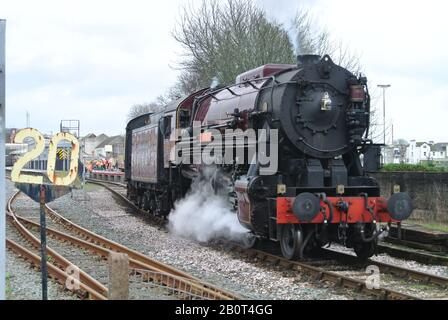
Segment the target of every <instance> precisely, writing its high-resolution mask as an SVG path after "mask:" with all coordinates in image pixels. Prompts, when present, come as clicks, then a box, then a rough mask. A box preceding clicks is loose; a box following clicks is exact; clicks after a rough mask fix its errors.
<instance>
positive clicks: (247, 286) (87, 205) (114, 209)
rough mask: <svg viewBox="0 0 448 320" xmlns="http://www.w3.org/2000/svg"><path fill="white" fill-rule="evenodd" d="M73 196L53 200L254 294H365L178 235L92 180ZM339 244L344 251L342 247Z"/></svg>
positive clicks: (123, 238) (180, 264) (95, 224)
mask: <svg viewBox="0 0 448 320" xmlns="http://www.w3.org/2000/svg"><path fill="white" fill-rule="evenodd" d="M74 196H75V197H74V199H71V197H70V195H66V196H64V197H62V198H60V199H58V200H56V201H54V202H53V203H51V204H50V206H51V207H52V208H54V209H56V210H57V211H58V212H59V213H61V214H63V215H64V216H65V217H67V218H68V219H70V220H72V221H73V222H75V223H77V224H80V225H81V226H83V227H85V228H88V229H91V230H93V231H95V232H97V233H98V234H101V235H103V236H105V237H107V238H109V239H112V240H114V241H116V242H119V243H122V244H124V245H126V246H129V247H131V248H133V249H135V250H138V251H140V252H143V253H145V254H147V255H149V256H151V257H153V258H156V259H158V260H160V261H162V262H165V263H167V264H170V265H173V266H175V267H177V268H179V269H182V270H185V271H186V272H188V273H191V274H193V275H195V276H197V277H199V278H202V279H205V280H207V281H209V282H211V283H214V284H216V285H218V286H222V287H225V288H227V289H228V290H232V291H234V292H237V293H239V294H241V295H242V296H244V297H247V298H249V299H360V298H361V299H363V298H365V297H363V296H359V295H358V294H356V293H354V292H352V291H350V290H345V289H340V288H338V289H335V288H333V287H332V285H331V284H316V283H315V282H308V281H307V279H306V278H305V277H301V275H300V274H298V273H297V272H291V271H285V270H282V269H281V268H280V267H270V266H266V264H264V263H257V262H254V261H249V260H246V261H244V260H242V259H241V257H239V256H237V255H235V254H234V253H232V252H228V251H227V250H226V249H225V246H223V245H216V244H209V245H202V244H199V243H197V242H195V241H191V240H189V239H183V238H177V237H175V236H173V235H171V234H168V233H167V232H166V231H164V230H160V229H159V228H157V227H154V226H152V225H150V224H148V222H147V221H146V219H145V217H142V216H139V215H135V214H130V212H129V209H128V208H127V206H124V205H122V204H120V203H119V202H117V201H116V200H115V199H114V197H113V196H112V195H111V193H110V192H109V191H107V190H106V189H104V188H102V187H98V186H94V185H87V186H86V189H85V191H75V192H74ZM80 199H86V201H80ZM336 249H337V250H344V251H345V248H343V247H336ZM374 259H379V261H384V262H389V263H394V264H399V265H402V266H409V267H412V268H413V269H416V270H421V271H425V272H431V273H435V274H440V275H445V276H446V275H448V273H447V268H446V267H439V266H427V265H423V264H419V263H416V262H413V261H406V260H402V259H395V258H391V257H389V256H387V255H380V256H378V257H375V258H374Z"/></svg>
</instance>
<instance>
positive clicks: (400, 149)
mask: <svg viewBox="0 0 448 320" xmlns="http://www.w3.org/2000/svg"><path fill="white" fill-rule="evenodd" d="M407 148H408V145H407V144H400V143H395V144H391V145H387V146H385V147H383V148H382V150H381V155H382V157H383V159H382V160H383V161H382V162H383V164H389V163H395V164H398V163H406V162H407V161H408V157H407Z"/></svg>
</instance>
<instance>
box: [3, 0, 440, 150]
mask: <svg viewBox="0 0 448 320" xmlns="http://www.w3.org/2000/svg"><path fill="white" fill-rule="evenodd" d="M189 3H190V4H192V5H193V6H196V5H198V4H199V3H200V1H187V0H165V1H133V0H128V1H111V0H109V1H98V0H95V1H92V0H89V1H86V0H77V1H60V0H59V1H51V0H40V1H21V0H0V18H5V19H7V43H6V45H7V46H6V58H7V61H6V68H7V92H6V95H7V98H6V103H7V105H6V107H7V113H6V116H7V120H6V121H7V126H8V127H24V126H25V124H26V111H27V110H28V111H29V112H30V115H31V126H32V127H35V128H37V129H39V130H41V131H42V132H51V131H53V132H56V131H57V130H58V127H59V121H60V120H61V119H79V120H81V134H82V135H84V134H87V133H89V132H94V133H101V132H105V133H106V134H119V133H123V132H124V127H125V125H126V114H127V112H128V109H129V107H130V106H131V105H132V104H135V103H142V102H149V101H151V100H153V99H155V98H156V97H157V96H158V95H159V94H163V93H165V92H166V91H167V90H168V88H169V87H170V86H171V85H173V84H174V83H175V81H176V77H177V75H178V73H179V71H178V70H175V69H174V68H173V67H175V66H176V61H178V60H177V59H178V55H179V53H180V52H181V50H180V47H179V46H178V45H177V44H176V42H175V41H174V40H173V39H172V36H171V31H172V30H173V28H174V26H175V22H176V19H177V18H178V17H179V12H180V8H181V6H183V5H186V4H189ZM257 3H259V4H260V5H261V6H263V7H264V8H265V9H266V11H267V12H268V14H269V15H270V16H271V17H272V18H275V19H277V20H278V21H279V22H281V23H283V24H285V25H288V24H289V23H290V21H291V19H292V18H293V15H294V12H295V11H296V10H297V9H298V8H299V6H305V7H307V8H310V9H311V11H312V13H313V15H314V16H315V18H317V19H318V20H319V22H320V23H321V24H322V25H325V26H326V27H327V28H328V29H329V30H330V32H331V34H332V36H333V37H334V38H337V39H341V40H342V41H344V42H345V43H348V44H349V45H350V48H351V49H352V50H353V51H356V52H358V53H360V54H361V62H362V65H363V67H364V71H365V73H366V76H367V77H368V78H369V80H370V86H371V88H372V89H373V88H374V87H376V85H377V84H379V83H385V84H391V85H392V86H391V88H390V89H388V91H387V100H386V103H387V111H386V112H387V118H388V122H392V121H393V124H394V137H395V138H405V139H407V140H410V139H417V140H435V141H448V134H447V132H448V126H447V120H448V117H447V116H448V105H447V104H448V82H447V78H448V41H447V40H446V39H447V31H448V19H447V17H446V12H447V9H448V4H446V2H445V1H437V0H434V1H432V0H427V1H424V2H423V1H395V0H394V1H378V0H376V1H367V0H366V1H360V0H342V1H327V0H307V1H298V0H257ZM378 94H379V92H378ZM379 102H381V101H379Z"/></svg>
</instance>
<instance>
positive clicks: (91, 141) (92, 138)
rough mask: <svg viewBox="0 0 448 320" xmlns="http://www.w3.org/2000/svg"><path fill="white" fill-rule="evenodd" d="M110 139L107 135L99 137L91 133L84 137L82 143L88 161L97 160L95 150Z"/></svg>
mask: <svg viewBox="0 0 448 320" xmlns="http://www.w3.org/2000/svg"><path fill="white" fill-rule="evenodd" d="M108 138H109V137H108V136H107V135H105V134H100V135H99V136H97V135H95V134H93V133H89V134H88V135H86V136H85V137H82V138H81V139H80V142H81V145H82V147H83V153H84V156H85V157H86V158H87V159H93V158H95V154H94V153H95V148H96V147H97V146H98V145H100V144H101V143H102V142H103V141H104V140H106V139H108Z"/></svg>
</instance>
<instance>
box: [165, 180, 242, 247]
mask: <svg viewBox="0 0 448 320" xmlns="http://www.w3.org/2000/svg"><path fill="white" fill-rule="evenodd" d="M168 230H169V231H170V232H172V233H173V234H176V235H178V236H181V237H185V238H190V239H194V240H196V241H199V242H208V241H210V240H215V239H226V240H231V241H241V240H242V239H243V236H244V235H245V234H247V232H248V230H247V229H246V228H244V227H243V226H242V225H241V224H240V223H239V221H238V217H237V215H236V213H235V212H233V211H232V210H231V208H230V203H229V201H228V200H227V199H226V198H225V197H223V196H219V195H216V194H215V193H214V191H213V189H212V187H211V184H210V182H209V181H207V180H199V179H198V180H196V181H194V182H193V184H192V187H191V191H190V192H189V193H188V194H187V195H186V197H185V198H183V199H181V200H179V201H178V202H177V203H176V204H175V207H174V210H173V211H172V212H171V213H170V215H169V223H168Z"/></svg>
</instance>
